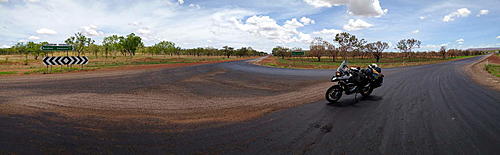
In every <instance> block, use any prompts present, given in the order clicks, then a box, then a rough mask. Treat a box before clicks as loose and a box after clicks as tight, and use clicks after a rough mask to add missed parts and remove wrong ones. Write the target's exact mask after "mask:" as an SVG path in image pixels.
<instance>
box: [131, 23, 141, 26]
mask: <svg viewBox="0 0 500 155" xmlns="http://www.w3.org/2000/svg"><path fill="white" fill-rule="evenodd" d="M141 24H142V23H141V22H132V23H128V25H131V26H139V25H141Z"/></svg>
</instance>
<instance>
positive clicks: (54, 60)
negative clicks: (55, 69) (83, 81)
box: [40, 44, 89, 71]
mask: <svg viewBox="0 0 500 155" xmlns="http://www.w3.org/2000/svg"><path fill="white" fill-rule="evenodd" d="M40 49H41V50H42V51H66V56H61V57H54V56H52V57H45V58H43V63H44V64H45V65H46V66H47V71H49V66H50V71H52V65H61V69H62V67H63V65H67V66H68V67H69V65H73V64H81V65H82V68H83V65H84V64H87V63H88V61H89V59H88V58H87V57H86V56H69V51H72V50H74V47H73V46H71V45H68V44H45V45H42V47H40Z"/></svg>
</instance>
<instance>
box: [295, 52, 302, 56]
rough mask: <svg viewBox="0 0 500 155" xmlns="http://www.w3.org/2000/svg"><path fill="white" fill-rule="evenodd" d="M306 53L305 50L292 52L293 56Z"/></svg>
mask: <svg viewBox="0 0 500 155" xmlns="http://www.w3.org/2000/svg"><path fill="white" fill-rule="evenodd" d="M300 55H304V52H292V56H300Z"/></svg>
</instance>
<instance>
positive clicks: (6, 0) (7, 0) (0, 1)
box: [0, 0, 9, 3]
mask: <svg viewBox="0 0 500 155" xmlns="http://www.w3.org/2000/svg"><path fill="white" fill-rule="evenodd" d="M3 2H9V0H0V3H3Z"/></svg>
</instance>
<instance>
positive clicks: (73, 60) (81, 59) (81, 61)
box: [43, 56, 89, 66]
mask: <svg viewBox="0 0 500 155" xmlns="http://www.w3.org/2000/svg"><path fill="white" fill-rule="evenodd" d="M88 62H89V58H87V57H86V56H62V57H45V58H43V64H45V65H47V66H50V65H85V64H87V63H88Z"/></svg>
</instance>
